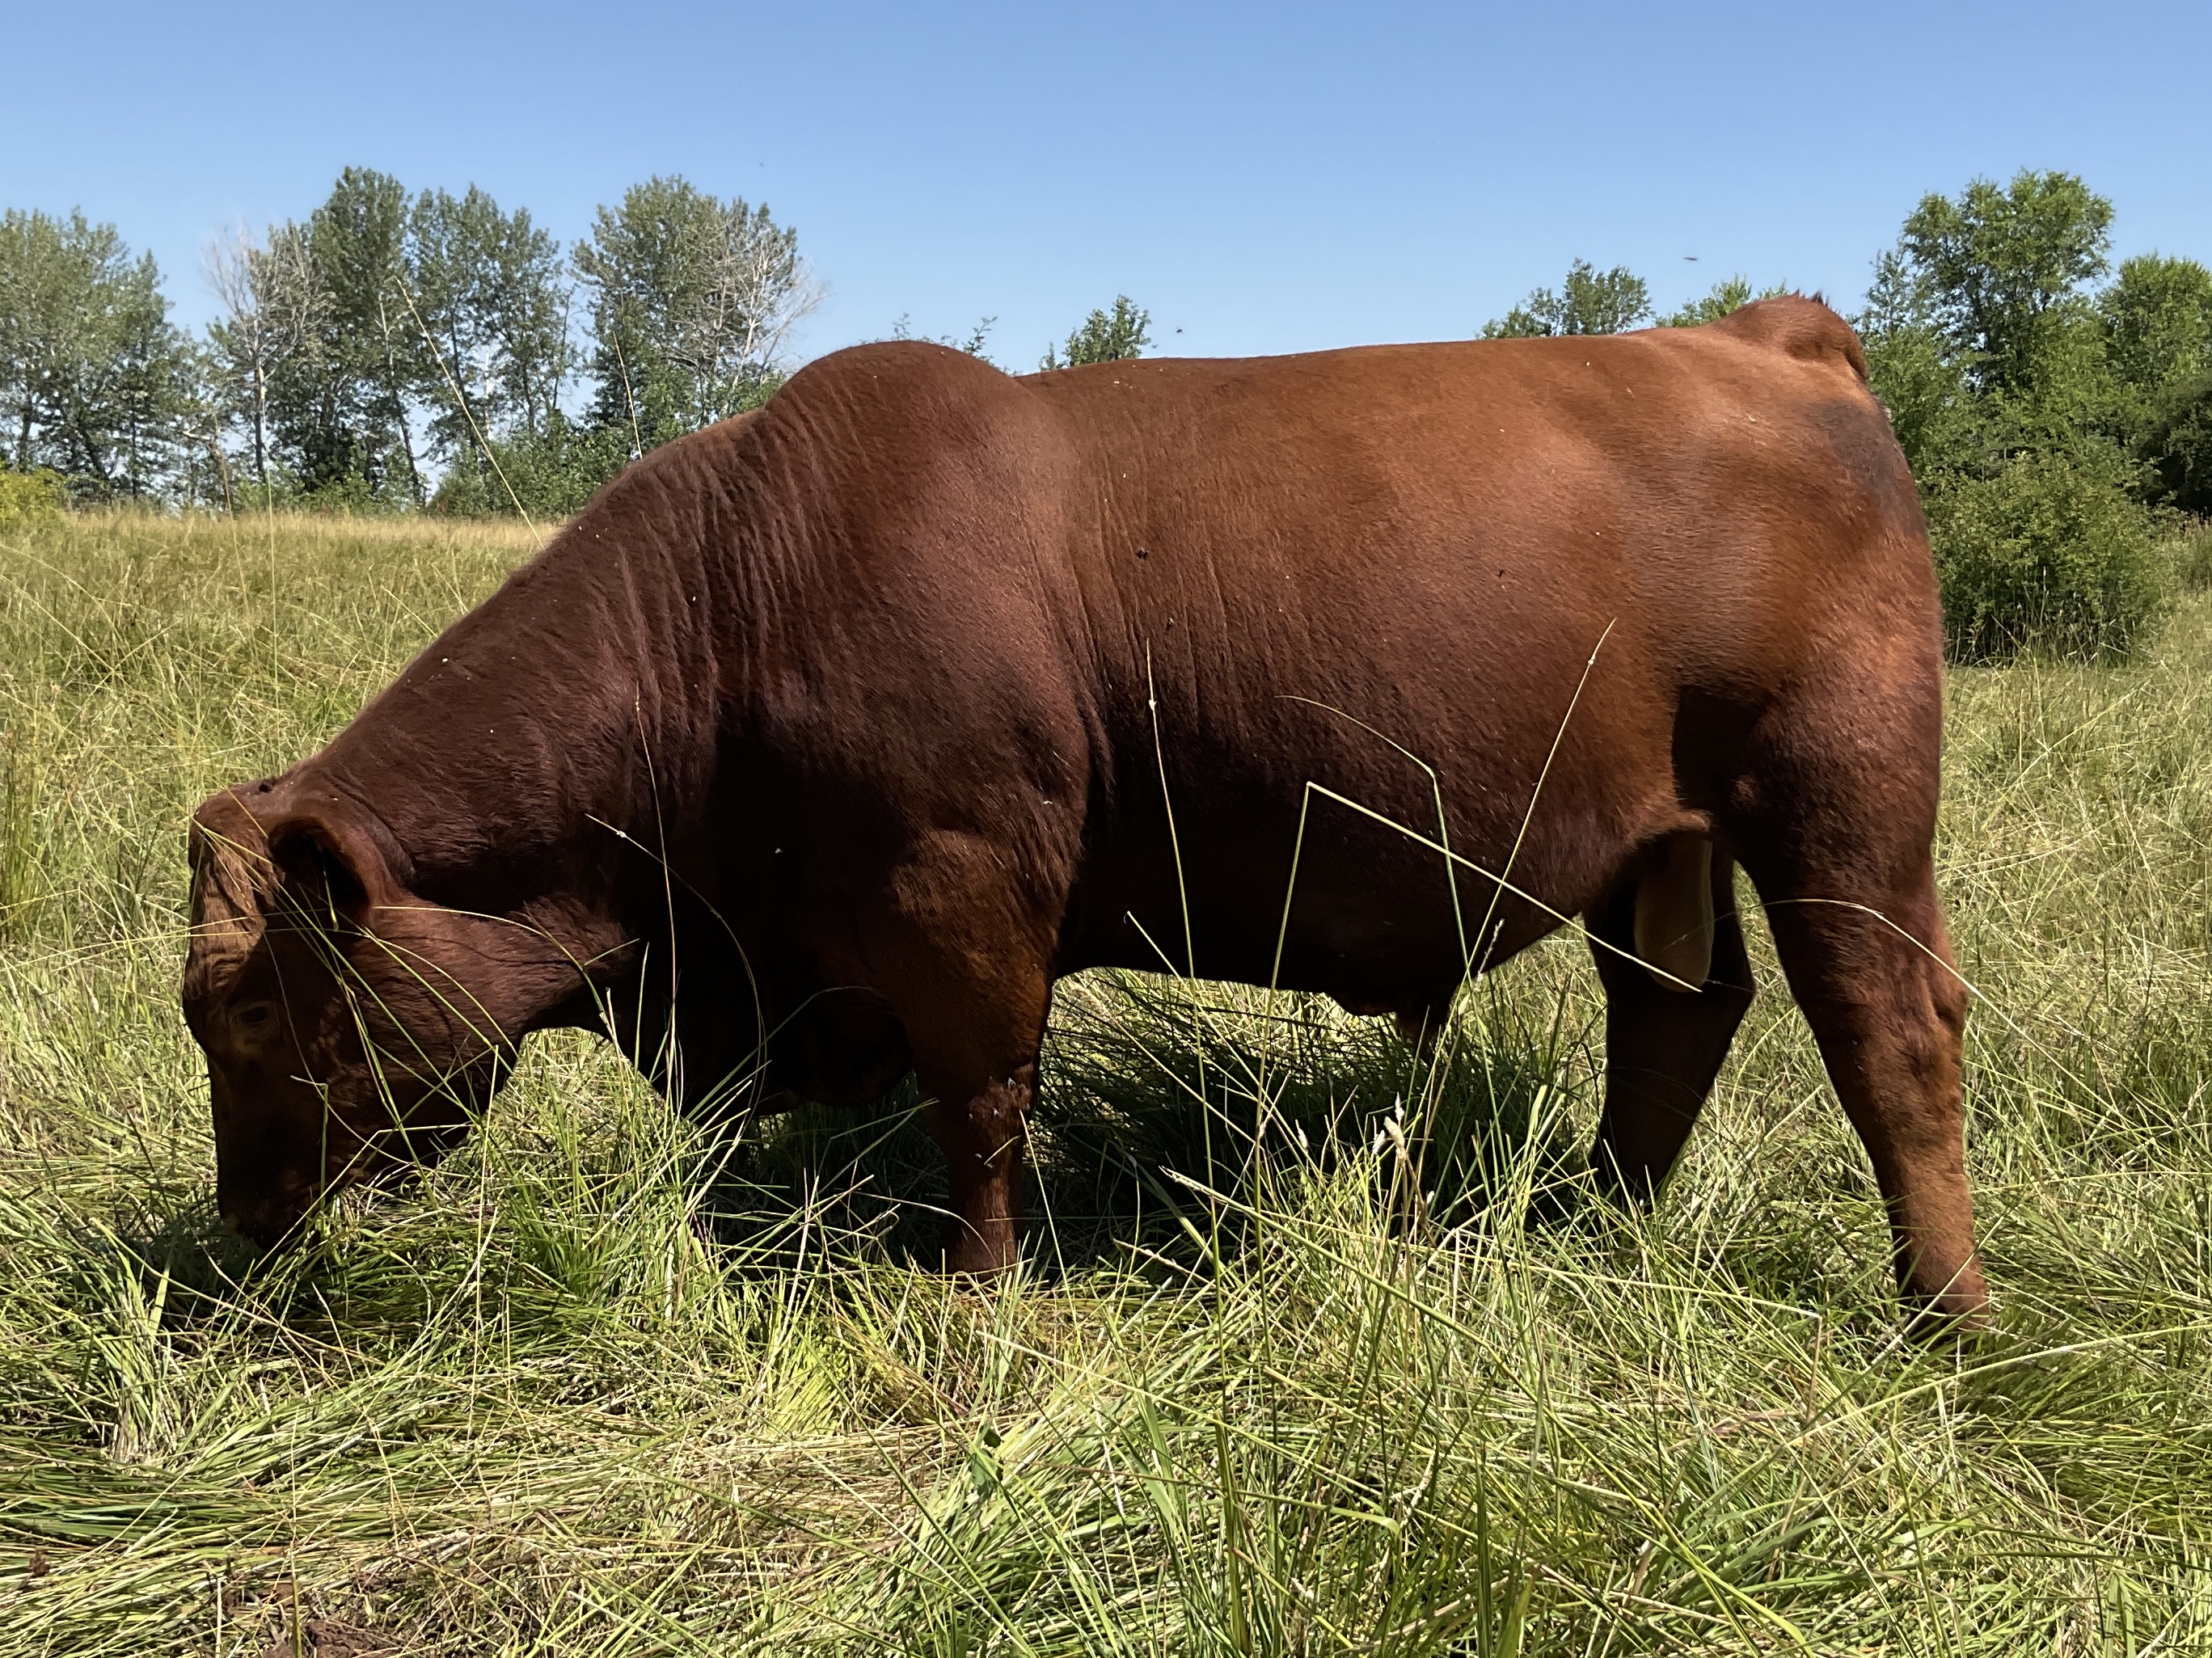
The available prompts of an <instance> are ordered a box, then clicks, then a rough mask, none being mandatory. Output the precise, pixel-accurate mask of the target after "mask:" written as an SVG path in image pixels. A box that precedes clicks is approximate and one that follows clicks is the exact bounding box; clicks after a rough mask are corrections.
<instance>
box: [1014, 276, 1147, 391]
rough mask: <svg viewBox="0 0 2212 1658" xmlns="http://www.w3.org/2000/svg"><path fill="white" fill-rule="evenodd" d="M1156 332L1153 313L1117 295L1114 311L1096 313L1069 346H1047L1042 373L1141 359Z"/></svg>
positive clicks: (1069, 340) (1039, 365) (1077, 329)
mask: <svg viewBox="0 0 2212 1658" xmlns="http://www.w3.org/2000/svg"><path fill="white" fill-rule="evenodd" d="M1151 343H1152V313H1151V312H1149V311H1146V310H1144V309H1142V308H1141V307H1139V306H1138V305H1137V304H1136V303H1135V302H1134V301H1132V300H1131V299H1130V298H1129V296H1128V295H1127V294H1116V295H1115V296H1114V308H1113V309H1112V310H1110V311H1094V312H1092V313H1091V314H1090V315H1089V316H1087V317H1085V319H1083V320H1082V322H1081V323H1079V324H1078V325H1076V327H1075V328H1074V329H1073V331H1071V332H1070V333H1069V335H1068V337H1067V341H1066V344H1065V345H1063V346H1061V347H1060V348H1059V349H1054V348H1053V347H1051V346H1047V347H1046V348H1045V353H1044V356H1043V358H1042V360H1041V361H1039V362H1038V363H1037V369H1038V372H1040V373H1044V372H1047V371H1048V370H1051V369H1054V368H1080V367H1083V366H1084V365H1085V363H1092V362H1121V361H1124V360H1125V359H1127V358H1129V357H1141V356H1143V355H1145V348H1146V346H1148V345H1150V344H1151Z"/></svg>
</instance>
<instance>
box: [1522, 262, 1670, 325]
mask: <svg viewBox="0 0 2212 1658" xmlns="http://www.w3.org/2000/svg"><path fill="white" fill-rule="evenodd" d="M1651 314H1652V313H1651V290H1650V287H1649V286H1648V285H1647V284H1646V283H1645V282H1644V278H1643V277H1641V276H1637V275H1635V274H1634V273H1633V272H1632V271H1631V270H1628V269H1627V267H1626V266H1625V265H1615V266H1614V267H1613V269H1612V270H1595V269H1593V268H1592V267H1591V264H1590V262H1589V260H1588V259H1577V260H1576V261H1575V262H1574V263H1573V264H1571V265H1570V266H1568V267H1567V277H1566V280H1565V282H1562V283H1561V284H1560V285H1559V289H1558V291H1557V292H1554V291H1553V290H1552V289H1551V288H1537V289H1536V290H1534V292H1533V293H1531V294H1530V295H1528V298H1527V299H1525V300H1523V301H1521V303H1520V304H1518V305H1516V306H1515V307H1513V308H1512V309H1511V310H1510V311H1509V312H1507V313H1505V314H1504V316H1503V317H1499V318H1497V319H1493V320H1492V321H1490V322H1486V323H1485V324H1484V325H1482V337H1483V338H1485V339H1486V340H1516V339H1536V338H1541V337H1545V336H1547V335H1552V334H1619V333H1622V332H1625V331H1626V330H1628V329H1631V328H1633V327H1635V326H1636V325H1638V324H1639V323H1644V322H1649V321H1650V319H1651Z"/></svg>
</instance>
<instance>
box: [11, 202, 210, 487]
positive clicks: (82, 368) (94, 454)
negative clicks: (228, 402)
mask: <svg viewBox="0 0 2212 1658" xmlns="http://www.w3.org/2000/svg"><path fill="white" fill-rule="evenodd" d="M168 313H169V305H168V301H167V299H165V298H164V297H163V296H162V294H161V271H160V270H159V269H158V268H157V267H156V265H155V262H154V257H153V255H151V254H150V253H149V254H144V255H142V256H140V257H139V258H135V259H134V258H132V257H131V250H130V248H129V247H128V246H125V243H124V240H123V239H122V237H121V236H120V235H119V234H118V233H117V231H116V228H115V227H114V226H113V225H111V224H93V223H90V222H88V221H87V220H86V219H85V217H84V215H83V214H82V213H81V212H79V213H72V214H70V216H69V217H68V218H66V219H58V218H55V217H53V216H50V215H47V214H45V213H38V212H30V213H25V212H20V211H15V210H10V211H9V212H8V213H7V214H6V215H5V216H4V217H0V400H4V404H5V408H6V413H7V418H8V423H9V428H11V430H10V431H9V434H8V435H9V448H10V449H11V450H12V452H13V461H14V465H15V470H16V471H22V472H28V471H34V470H36V469H38V468H40V467H51V468H52V469H53V470H55V471H58V472H59V473H61V474H63V475H64V476H66V477H68V478H70V481H71V488H72V489H73V490H74V491H75V492H76V493H77V494H80V495H86V496H89V497H92V498H95V499H110V498H113V497H116V496H127V495H136V496H144V495H156V494H159V493H161V492H162V491H163V490H165V489H167V487H168V486H169V483H170V482H171V480H172V478H173V474H174V471H175V468H176V466H177V465H178V462H179V446H180V444H181V443H182V442H184V441H185V432H184V422H185V416H186V414H187V412H188V410H190V408H191V403H192V393H193V375H194V372H195V367H196V364H195V361H194V357H193V354H192V352H191V348H190V346H189V343H187V342H186V341H185V338H184V337H183V336H182V335H181V334H180V333H179V331H177V329H176V328H174V327H173V325H171V324H170V322H169V319H168Z"/></svg>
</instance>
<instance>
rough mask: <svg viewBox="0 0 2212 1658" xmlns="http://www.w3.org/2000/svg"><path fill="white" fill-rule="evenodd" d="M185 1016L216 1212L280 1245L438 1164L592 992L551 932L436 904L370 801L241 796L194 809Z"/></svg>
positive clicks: (295, 791) (284, 793) (282, 792)
mask: <svg viewBox="0 0 2212 1658" xmlns="http://www.w3.org/2000/svg"><path fill="white" fill-rule="evenodd" d="M397 861H398V855H396V848H394V847H392V845H391V843H390V841H389V836H388V834H387V833H386V831H384V829H383V828H382V825H381V824H380V823H378V822H377V820H376V819H375V818H374V817H373V816H371V815H370V814H369V813H368V812H367V811H364V810H363V809H362V807H361V806H360V805H358V803H356V802H353V801H351V800H349V799H346V798H345V797H343V796H339V795H337V794H335V793H330V792H327V791H322V792H315V793H309V792H307V791H305V790H303V789H302V788H301V787H300V786H295V785H292V784H289V783H283V782H279V783H276V784H273V785H272V784H269V783H260V784H246V785H242V786H240V787H238V788H235V789H230V790H227V791H225V792H224V793H221V794H217V795H216V796H214V797H213V798H212V799H209V800H208V801H206V802H205V803H204V805H201V807H200V809H199V810H198V811H197V812H196V813H194V814H193V817H192V825H191V865H192V885H191V922H192V931H191V948H190V953H189V955H188V957H187V958H186V962H185V983H184V1006H185V1020H186V1022H187V1023H189V1024H190V1025H191V1031H192V1035H194V1036H195V1037H196V1038H197V1039H198V1042H199V1044H200V1046H201V1048H204V1050H205V1051H206V1054H207V1060H208V1081H209V1087H210V1093H211V1095H212V1099H213V1104H214V1108H215V1136H216V1203H217V1206H219V1207H220V1209H221V1210H222V1216H223V1219H224V1220H225V1221H226V1222H227V1223H228V1224H229V1225H230V1226H231V1228H232V1229H233V1230H236V1231H238V1232H240V1233H243V1234H244V1235H245V1236H247V1237H250V1238H252V1239H254V1240H256V1241H257V1242H263V1243H270V1242H276V1241H277V1240H278V1239H280V1238H282V1237H283V1236H285V1235H286V1234H288V1233H289V1232H290V1231H291V1230H293V1229H294V1228H295V1226H296V1225H297V1224H298V1223H299V1221H300V1219H301V1217H302V1216H303V1215H305V1214H306V1213H307V1211H308V1210H309V1209H310V1208H311V1207H312V1206H313V1205H314V1203H315V1202H316V1200H317V1199H318V1197H319V1195H320V1194H322V1193H325V1192H327V1191H331V1190H333V1189H335V1188H337V1187H340V1186H343V1185H344V1184H347V1183H349V1182H351V1181H356V1180H362V1179H365V1178H376V1177H379V1176H386V1175H391V1174H392V1173H394V1172H397V1171H398V1170H402V1169H406V1168H408V1167H410V1166H412V1165H413V1164H415V1163H419V1162H422V1161H423V1160H425V1159H427V1158H429V1157H435V1156H436V1155H438V1154H439V1153H440V1152H441V1151H444V1150H445V1149H446V1148H447V1147H448V1146H450V1145H453V1143H454V1142H455V1141H456V1140H458V1139H459V1138H460V1136H461V1135H462V1133H465V1130H466V1127H467V1126H468V1123H469V1121H470V1118H471V1114H472V1113H473V1111H474V1110H475V1109H476V1108H478V1107H480V1106H481V1105H482V1104H483V1102H485V1101H486V1100H488V1099H489V1096H491V1094H492V1092H493V1091H494V1090H495V1089H496V1088H497V1087H498V1085H499V1083H500V1081H501V1077H502V1075H503V1073H504V1072H505V1071H506V1069H507V1066H508V1064H509V1063H510V1062H511V1060H512V1059H513V1054H514V1051H515V1047H516V1044H517V1043H518V1042H520V1039H521V1037H522V1035H523V1034H524V1032H525V1031H526V1030H528V1029H533V1028H535V1027H536V1026H537V1025H538V1023H543V1022H544V1017H543V1016H544V1014H545V1013H546V1011H548V1010H549V1009H550V1008H553V1007H554V1006H556V1005H558V1004H560V1003H562V1001H563V1000H564V999H570V998H573V996H574V994H575V993H576V992H577V991H578V990H579V989H580V987H581V985H582V979H581V976H580V969H581V964H580V963H579V962H578V960H577V959H576V957H574V954H573V953H572V952H571V951H570V950H568V949H566V948H564V947H562V945H561V944H557V943H556V941H555V940H554V939H552V938H550V936H549V935H548V933H547V932H545V931H544V929H543V928H541V927H538V926H533V925H531V924H529V923H526V922H525V921H522V920H517V919H514V918H507V917H499V916H486V915H476V914H468V913H465V912H463V911H459V910H453V909H447V908H441V907H440V906H438V905H435V904H432V903H428V902H425V901H424V900H422V899H421V898H419V897H416V896H414V895H413V894H411V893H410V892H409V891H407V890H405V888H404V886H402V884H400V881H399V880H398V878H396V877H395V875H394V874H393V866H394V864H395V862H397Z"/></svg>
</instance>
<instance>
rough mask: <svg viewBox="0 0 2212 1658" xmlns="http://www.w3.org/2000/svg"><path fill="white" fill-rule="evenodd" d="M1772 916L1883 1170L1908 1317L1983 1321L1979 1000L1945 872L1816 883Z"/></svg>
mask: <svg viewBox="0 0 2212 1658" xmlns="http://www.w3.org/2000/svg"><path fill="white" fill-rule="evenodd" d="M1766 904H1767V919H1768V921H1769V923H1770V924H1771V926H1772V927H1773V930H1774V943H1775V947H1776V949H1777V950H1778V951H1779V952H1780V954H1781V957H1782V965H1783V969H1784V972H1786V973H1787V974H1788V975H1789V976H1790V990H1791V993H1793V994H1794V995H1795V996H1796V999H1797V1004H1798V1005H1799V1006H1800V1007H1802V1009H1803V1010H1804V1011H1805V1017H1806V1019H1807V1021H1808V1023H1810V1024H1811V1025H1812V1027H1813V1034H1814V1035H1815V1036H1816V1037H1817V1038H1818V1039H1819V1041H1820V1057H1821V1060H1823V1062H1824V1063H1825V1064H1826V1066H1827V1071H1828V1077H1829V1079H1830V1081H1832V1083H1833V1084H1835V1089H1836V1092H1837V1095H1838V1096H1839V1097H1840V1098H1841V1099H1842V1101H1843V1104H1844V1112H1845V1113H1846V1114H1848V1115H1849V1116H1850V1120H1851V1126H1852V1127H1855V1128H1856V1129H1857V1130H1858V1134H1859V1139H1861V1140H1862V1141H1863V1142H1864V1144H1865V1145H1866V1149H1867V1155H1868V1156H1869V1157H1870V1158H1871V1159H1872V1161H1873V1163H1874V1173H1875V1181H1876V1182H1877V1183H1878V1184H1879V1185H1880V1187H1881V1195H1882V1201H1883V1203H1884V1205H1885V1206H1886V1207H1887V1210H1888V1212H1889V1224H1890V1234H1891V1240H1892V1244H1893V1250H1894V1254H1895V1260H1896V1266H1897V1276H1898V1283H1899V1288H1900V1290H1901V1291H1902V1293H1903V1295H1904V1297H1905V1302H1906V1303H1907V1306H1908V1309H1911V1311H1913V1312H1915V1313H1927V1314H1933V1315H1936V1316H1939V1317H1942V1318H1946V1319H1960V1320H1965V1321H1978V1320H1979V1319H1980V1317H1981V1316H1982V1315H1983V1314H1984V1312H1986V1310H1987V1309H1988V1305H1989V1291H1988V1289H1987V1287H1986V1286H1985V1285H1984V1283H1983V1280H1982V1269H1981V1266H1980V1264H1979V1262H1978V1260H1976V1259H1975V1254H1974V1211H1973V1201H1972V1197H1971V1196H1970V1195H1969V1194H1968V1192H1967V1189H1966V1115H1965V1106H1964V1102H1963V1098H1962V1096H1961V1090H1960V1045H1961V1036H1962V1033H1963V1032H1964V1029H1965V1027H1966V987H1965V986H1964V985H1963V984H1962V983H1961V982H1960V979H1959V976H1958V975H1957V974H1956V973H1955V972H1954V970H1953V969H1952V961H1951V950H1950V944H1949V941H1948V938H1947V937H1946V936H1945V932H1944V929H1943V920H1942V913H1941V911H1940V909H1939V908H1938V907H1937V903H1936V882H1935V872H1934V868H1933V865H1932V864H1931V863H1930V862H1929V860H1928V859H1926V858H1925V857H1924V856H1923V859H1921V861H1920V863H1919V866H1918V867H1917V869H1915V870H1914V871H1913V872H1911V874H1910V875H1909V876H1908V877H1906V878H1905V879H1903V880H1901V881H1899V882H1897V883H1895V884H1891V885H1889V886H1888V888H1887V890H1881V889H1869V888H1867V887H1864V886H1853V885H1851V884H1849V883H1848V882H1844V881H1836V880H1821V879H1819V878H1812V877H1809V876H1808V877H1807V878H1803V879H1801V880H1798V881H1795V882H1791V883H1790V884H1789V886H1788V888H1787V889H1786V890H1778V891H1772V892H1771V896H1767V898H1766Z"/></svg>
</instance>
